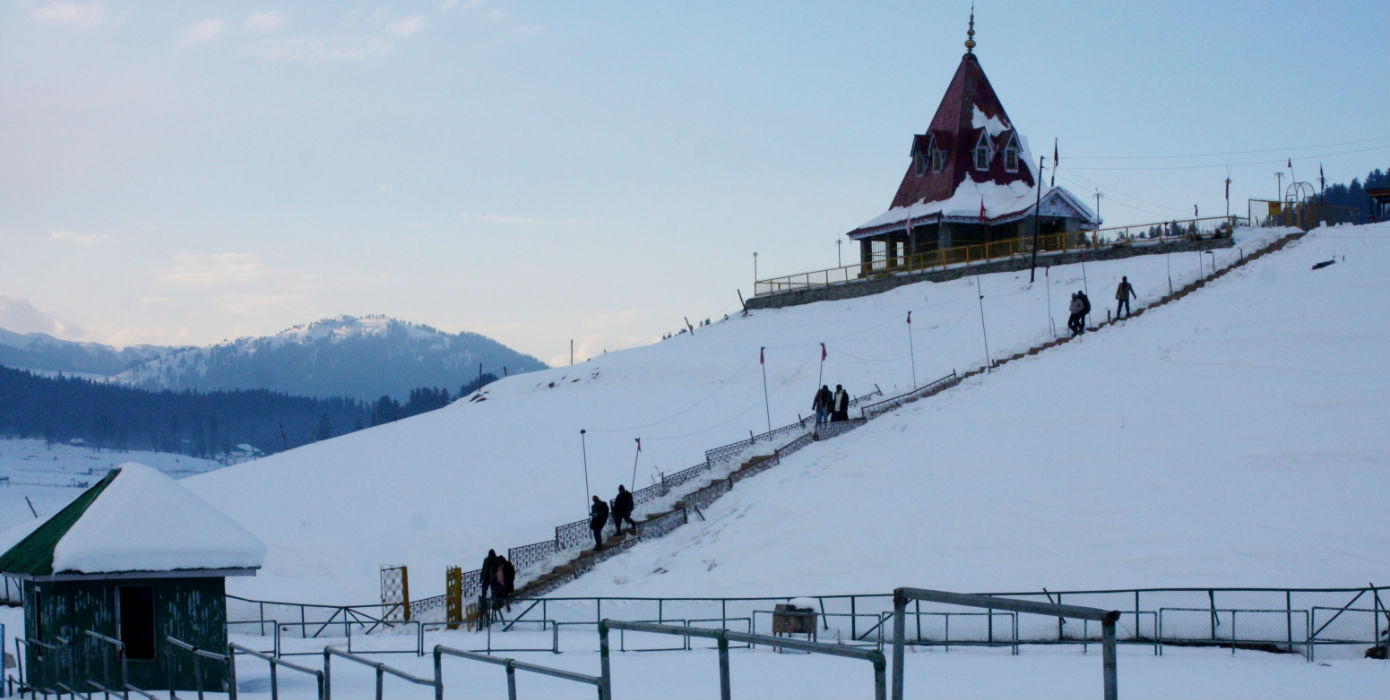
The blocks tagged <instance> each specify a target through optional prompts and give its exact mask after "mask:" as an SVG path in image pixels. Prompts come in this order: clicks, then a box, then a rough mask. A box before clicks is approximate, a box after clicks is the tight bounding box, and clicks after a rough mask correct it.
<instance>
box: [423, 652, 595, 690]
mask: <svg viewBox="0 0 1390 700" xmlns="http://www.w3.org/2000/svg"><path fill="white" fill-rule="evenodd" d="M445 656H456V657H458V658H461V659H469V660H472V661H481V662H483V663H487V664H495V665H498V666H502V667H504V668H506V669H507V697H508V698H509V699H510V700H516V672H517V671H518V670H521V671H527V672H529V673H537V674H540V675H542V676H550V677H552V678H562V679H564V680H567V681H574V682H576V683H584V684H586V685H592V686H594V689H595V690H596V691H597V692H598V698H599V700H608V698H609V695H608V694H607V692H606V689H607V686H606V685H605V684H604V683H603V679H602V678H600V677H598V676H586V675H584V674H582V673H575V672H573V671H566V670H564V669H559V668H551V667H549V666H541V665H540V664H532V663H526V662H525V661H517V660H516V659H508V658H503V657H497V656H488V655H487V654H479V653H476V652H471V651H464V650H462V649H453V648H450V647H446V646H443V645H437V646H435V648H434V697H435V700H444V657H445Z"/></svg>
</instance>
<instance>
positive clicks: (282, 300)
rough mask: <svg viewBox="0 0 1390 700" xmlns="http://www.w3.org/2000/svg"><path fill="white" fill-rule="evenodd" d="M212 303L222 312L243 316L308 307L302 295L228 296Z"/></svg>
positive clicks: (307, 299)
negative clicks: (219, 307) (220, 308)
mask: <svg viewBox="0 0 1390 700" xmlns="http://www.w3.org/2000/svg"><path fill="white" fill-rule="evenodd" d="M213 301H214V302H215V303H216V304H218V305H219V306H221V307H222V309H223V310H224V311H227V312H229V313H234V314H241V315H243V316H255V315H258V314H264V313H271V312H274V311H286V310H290V311H292V310H295V309H303V308H306V307H307V306H308V305H309V298H308V297H306V296H304V295H302V294H228V295H225V296H220V297H217V298H216V299H214V300H213Z"/></svg>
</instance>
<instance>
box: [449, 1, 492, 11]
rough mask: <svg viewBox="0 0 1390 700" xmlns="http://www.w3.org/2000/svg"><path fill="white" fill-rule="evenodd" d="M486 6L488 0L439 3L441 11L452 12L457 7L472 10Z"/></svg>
mask: <svg viewBox="0 0 1390 700" xmlns="http://www.w3.org/2000/svg"><path fill="white" fill-rule="evenodd" d="M485 4H487V0H464V1H463V2H460V0H444V1H443V2H441V3H439V9H441V10H452V9H454V8H455V7H463V8H464V9H466V10H471V9H473V8H476V7H482V6H483V5H485Z"/></svg>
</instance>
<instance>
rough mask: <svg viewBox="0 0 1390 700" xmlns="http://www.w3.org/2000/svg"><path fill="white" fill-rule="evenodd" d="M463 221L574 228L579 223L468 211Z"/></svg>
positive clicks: (566, 220) (463, 216) (570, 220)
mask: <svg viewBox="0 0 1390 700" xmlns="http://www.w3.org/2000/svg"><path fill="white" fill-rule="evenodd" d="M459 218H461V219H463V220H464V221H468V220H469V219H479V220H482V221H489V222H492V223H494V224H511V225H516V226H573V225H575V224H576V223H578V222H577V221H575V220H574V219H538V218H534V217H530V216H505V215H501V214H478V213H475V212H470V211H466V212H463V214H461V215H460V217H459Z"/></svg>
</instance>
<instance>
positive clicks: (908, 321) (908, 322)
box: [907, 311, 912, 326]
mask: <svg viewBox="0 0 1390 700" xmlns="http://www.w3.org/2000/svg"><path fill="white" fill-rule="evenodd" d="M907 325H909V326H910V325H912V312H911V311H909V312H907Z"/></svg>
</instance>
